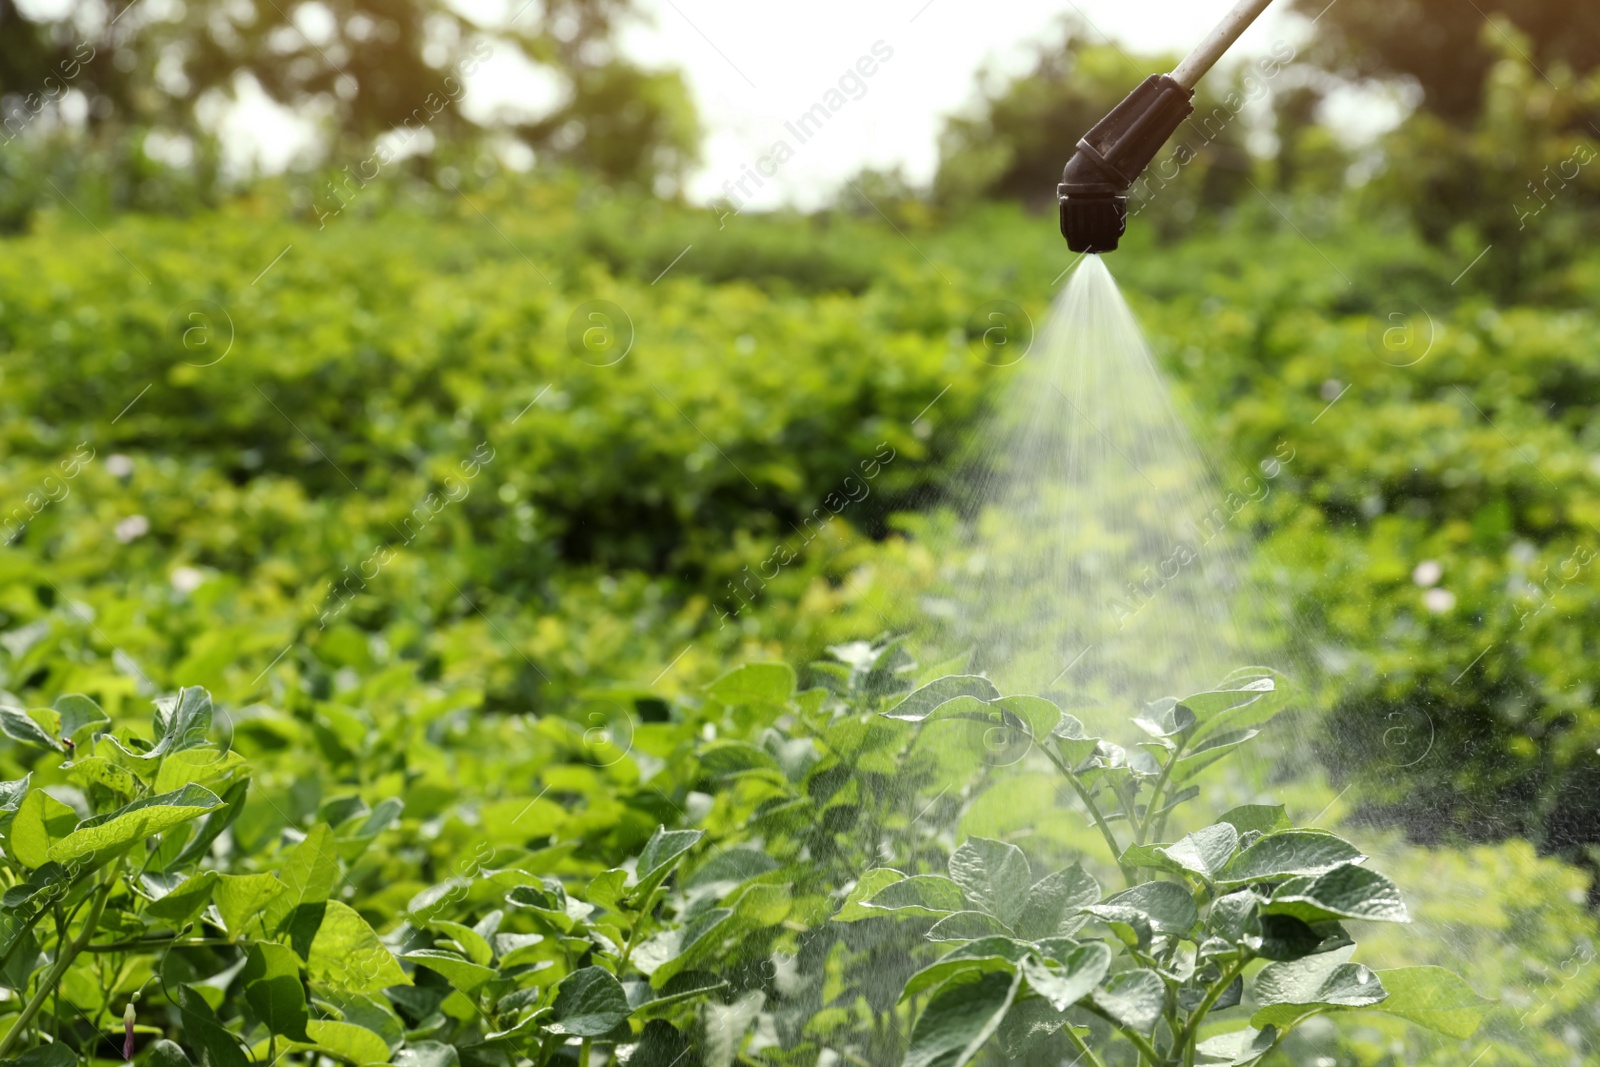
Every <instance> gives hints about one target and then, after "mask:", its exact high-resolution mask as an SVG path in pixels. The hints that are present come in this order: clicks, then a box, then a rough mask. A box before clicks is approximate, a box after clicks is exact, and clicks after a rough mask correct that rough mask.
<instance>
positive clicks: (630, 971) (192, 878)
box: [0, 688, 772, 1067]
mask: <svg viewBox="0 0 1600 1067" xmlns="http://www.w3.org/2000/svg"><path fill="white" fill-rule="evenodd" d="M213 714H214V713H213V708H212V703H211V698H210V696H209V694H207V693H206V692H205V691H204V690H202V689H198V688H187V689H183V690H181V691H180V692H179V693H178V694H176V695H175V696H172V697H167V698H162V699H160V700H158V701H157V702H156V709H155V714H154V717H153V718H152V720H151V722H150V725H149V728H148V730H140V729H138V728H136V727H135V726H133V725H131V724H127V723H119V724H113V723H112V722H111V721H110V719H109V718H108V717H107V716H106V715H105V713H104V712H103V711H102V710H101V708H100V707H99V706H98V705H97V704H96V703H95V702H93V701H92V700H90V699H88V698H87V697H83V696H75V695H74V696H64V697H62V698H60V699H58V700H57V701H56V702H55V704H54V706H53V707H50V708H39V709H32V710H23V709H21V708H15V707H0V728H3V730H4V733H5V734H6V735H7V736H8V737H9V738H10V739H11V741H13V742H15V743H16V744H17V745H18V746H21V747H22V748H23V749H25V750H27V751H29V752H31V753H32V756H31V758H32V759H33V760H34V762H35V767H36V768H39V767H44V766H45V765H46V764H53V766H51V768H50V769H51V770H52V771H54V770H64V771H65V772H66V773H67V774H68V775H69V777H70V781H71V782H72V783H73V784H74V786H75V787H76V788H75V790H68V791H63V790H62V789H60V788H52V789H51V790H50V791H47V790H46V789H45V788H43V787H41V786H37V785H35V784H34V783H33V778H34V774H33V773H29V774H28V775H26V776H24V777H23V778H21V779H18V780H14V781H7V782H4V783H3V784H0V812H3V815H0V844H3V847H4V855H3V867H0V879H3V882H4V887H5V888H4V911H3V912H0V988H3V989H4V990H5V991H6V995H5V996H4V998H3V999H0V1062H4V1063H7V1064H11V1063H17V1064H22V1065H25V1067H68V1065H72V1064H76V1063H78V1062H80V1060H86V1059H90V1058H93V1059H97V1060H107V1059H111V1060H133V1059H136V1058H142V1060H143V1062H146V1063H150V1064H158V1065H161V1067H181V1065H183V1064H201V1065H204V1067H244V1065H247V1064H252V1063H278V1062H285V1063H313V1062H318V1061H319V1060H320V1059H323V1058H326V1059H330V1060H333V1061H337V1062H340V1063H345V1064H355V1065H365V1064H379V1063H397V1064H404V1065H406V1067H447V1065H454V1064H459V1063H484V1064H490V1063H493V1064H506V1063H522V1064H533V1065H544V1064H548V1063H550V1062H552V1060H554V1059H556V1058H558V1057H573V1056H575V1057H576V1060H577V1062H578V1063H579V1064H580V1065H583V1067H587V1065H588V1064H589V1062H590V1057H591V1055H592V1054H593V1050H594V1049H595V1048H597V1047H607V1048H615V1047H616V1046H619V1045H626V1046H629V1047H630V1049H631V1051H633V1052H635V1053H644V1054H646V1059H647V1060H648V1058H649V1055H651V1054H653V1053H654V1052H666V1053H667V1061H670V1060H672V1059H673V1057H674V1056H676V1055H678V1054H679V1053H680V1051H681V1049H682V1048H683V1047H685V1039H684V1038H683V1037H682V1035H681V1034H680V1031H679V1029H678V1028H676V1027H674V1026H673V1025H672V1022H673V1021H676V1022H680V1023H683V1022H684V1021H685V1020H692V1019H693V1017H694V1002H696V1001H697V1000H699V999H700V998H702V997H704V996H705V995H706V994H708V993H710V992H713V991H715V990H718V989H721V988H722V987H723V985H724V983H722V982H720V981H719V980H717V979H715V978H712V977H710V976H709V975H708V974H707V973H705V971H704V970H700V969H697V968H698V966H699V965H700V964H701V963H702V962H703V961H704V959H705V958H706V957H707V956H708V955H709V954H710V952H711V950H712V949H720V948H721V947H722V946H723V945H724V943H725V939H729V938H737V937H738V936H740V933H741V931H742V929H743V926H742V925H741V924H744V923H746V922H747V920H748V919H749V917H750V915H751V913H752V912H759V911H760V909H761V908H762V907H763V905H764V904H766V903H767V902H768V898H769V897H770V896H771V893H772V891H771V890H767V891H765V892H766V895H765V896H764V895H763V893H762V892H756V891H751V892H746V893H744V894H742V895H740V896H738V897H737V898H736V899H729V900H726V901H723V900H718V899H708V898H707V897H706V896H705V894H701V896H700V898H698V901H697V903H699V904H700V905H702V907H700V909H699V910H698V911H696V912H695V913H694V914H692V915H690V914H688V912H687V907H688V905H687V903H686V900H687V898H686V897H685V896H684V895H683V894H681V893H678V892H676V891H675V889H674V885H673V875H674V872H675V871H676V870H677V869H678V867H679V865H680V864H681V863H682V862H683V861H684V860H685V858H686V857H687V856H688V855H689V854H690V852H691V850H692V849H694V847H695V846H696V845H697V844H699V842H700V841H701V839H702V838H703V837H704V834H703V833H702V832H701V831H699V830H673V831H669V830H667V829H665V828H664V827H660V828H658V829H657V830H656V832H655V834H654V835H653V836H651V837H650V839H649V841H648V842H647V843H646V844H645V846H644V848H643V850H642V851H641V852H640V853H639V854H638V855H637V856H636V857H633V858H631V859H630V860H629V862H628V863H627V864H626V866H625V867H623V866H619V867H615V868H611V869H607V870H604V871H602V872H600V873H599V874H597V875H594V876H593V877H591V878H589V879H587V881H586V882H585V883H584V884H582V885H581V886H575V887H573V888H572V889H571V890H570V891H569V888H568V886H567V884H565V883H564V882H563V880H562V879H561V878H559V877H555V876H552V875H551V874H549V873H544V872H546V871H549V870H551V869H554V866H555V861H556V860H557V859H559V857H560V856H562V855H564V854H568V853H570V852H571V851H572V849H573V847H574V846H573V845H570V844H569V845H565V846H561V847H558V848H555V849H551V850H546V851H544V852H542V853H541V852H540V851H539V850H531V851H530V850H511V851H509V852H505V853H501V852H499V851H498V850H496V849H494V848H492V847H491V848H486V849H484V850H482V851H480V852H478V853H476V854H475V855H474V856H473V857H471V861H470V862H466V863H462V864H459V865H458V866H457V870H456V873H455V874H454V875H452V876H451V877H450V878H448V879H446V880H444V881H443V882H441V883H439V884H437V885H434V886H432V887H430V888H428V889H426V890H424V891H423V892H421V893H419V894H417V895H416V897H415V898H413V899H412V900H411V901H410V903H409V905H408V906H407V907H406V908H405V911H404V914H403V915H400V916H397V917H388V918H392V919H395V920H397V921H393V922H385V923H384V926H385V927H386V931H385V933H384V934H383V935H382V936H380V934H379V933H378V930H377V929H375V928H374V926H373V925H372V922H371V921H370V913H366V914H364V911H363V910H358V909H357V908H356V907H352V906H351V905H350V904H349V903H346V900H347V899H352V898H353V895H354V894H353V887H352V886H351V885H350V884H349V872H350V870H351V868H352V866H353V865H354V864H355V862H356V861H357V860H358V859H359V858H360V857H361V856H362V854H363V853H365V852H366V851H367V850H368V849H369V848H371V847H372V846H373V844H374V842H375V841H376V840H377V839H378V837H379V835H380V834H382V833H384V832H385V831H386V830H388V829H390V828H391V827H392V826H393V825H394V824H395V822H396V820H397V819H398V817H399V816H400V813H401V810H402V806H403V805H402V803H401V802H400V801H399V800H396V799H389V800H385V801H382V802H380V803H378V804H376V805H373V806H372V807H370V808H369V807H368V806H367V805H366V804H364V803H362V802H360V801H359V800H355V799H353V798H347V799H341V800H339V801H336V802H332V803H330V804H326V805H324V806H323V808H322V809H321V810H320V812H319V817H318V819H317V821H316V822H315V825H313V826H311V827H310V828H309V829H306V830H301V829H298V828H294V827H290V828H288V829H285V830H284V831H283V833H282V835H281V841H280V842H278V844H279V845H280V847H279V848H277V849H276V850H275V851H272V852H270V853H269V854H263V855H251V854H248V853H247V851H246V850H244V849H242V848H241V847H240V841H241V838H239V837H238V836H236V835H234V834H231V833H230V832H229V831H230V828H232V827H234V825H235V823H236V821H237V820H238V819H239V816H240V814H241V812H242V811H243V810H244V807H245V804H246V800H247V797H248V796H249V795H250V792H251V763H250V761H248V760H246V759H245V758H244V757H242V756H241V755H240V754H239V753H237V752H235V751H233V750H232V749H231V748H227V747H222V746H219V745H218V744H217V743H216V742H215V741H214V740H212V735H213V734H214V733H216V732H217V731H216V730H215V729H214V724H213ZM306 770H307V772H309V773H310V774H313V775H314V774H315V773H316V772H317V770H318V768H317V766H316V765H314V764H313V765H311V766H309V767H307V768H306ZM57 794H61V795H63V796H68V797H69V799H71V800H72V801H73V803H68V802H67V801H65V800H63V799H60V797H59V796H58V795H57ZM530 806H531V805H530ZM530 832H532V833H535V834H536V833H537V831H536V830H535V829H534V828H530ZM263 851H264V852H265V850H263ZM552 854H553V855H552ZM669 898H670V899H669ZM708 904H719V905H721V904H726V906H716V907H707V906H703V905H708ZM757 918H758V919H759V916H757ZM641 1062H643V1061H641ZM664 1062H665V1061H664Z"/></svg>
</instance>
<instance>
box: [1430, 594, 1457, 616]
mask: <svg viewBox="0 0 1600 1067" xmlns="http://www.w3.org/2000/svg"><path fill="white" fill-rule="evenodd" d="M1422 606H1423V607H1425V608H1427V609H1428V610H1429V611H1431V612H1433V613H1434V614H1435V615H1442V614H1444V613H1445V612H1447V611H1449V610H1450V609H1451V608H1453V607H1455V606H1456V595H1455V594H1454V593H1452V592H1451V591H1450V590H1448V589H1430V590H1428V591H1427V592H1426V593H1423V594H1422Z"/></svg>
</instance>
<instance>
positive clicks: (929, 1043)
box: [902, 972, 1022, 1067]
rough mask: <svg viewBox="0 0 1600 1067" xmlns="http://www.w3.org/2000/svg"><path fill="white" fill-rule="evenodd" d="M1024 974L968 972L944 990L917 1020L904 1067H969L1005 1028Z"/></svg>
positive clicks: (938, 993)
mask: <svg viewBox="0 0 1600 1067" xmlns="http://www.w3.org/2000/svg"><path fill="white" fill-rule="evenodd" d="M1021 982H1022V976H1021V975H1020V974H1007V973H1004V972H999V973H993V972H991V973H977V972H964V973H961V974H957V975H956V976H955V977H953V978H951V979H950V980H949V981H948V982H946V983H945V984H944V985H942V986H940V987H939V989H938V991H937V992H935V993H934V995H933V997H932V999H930V1000H929V1001H928V1005H927V1007H925V1008H923V1009H922V1014H921V1015H920V1016H919V1017H918V1018H917V1025H916V1026H915V1027H914V1028H913V1029H912V1031H911V1042H910V1047H909V1048H908V1049H907V1050H906V1058H905V1061H904V1063H903V1065H902V1067H963V1065H964V1064H966V1063H968V1062H970V1061H971V1060H972V1059H973V1057H975V1056H977V1054H978V1053H979V1052H980V1051H982V1050H983V1046H984V1045H985V1044H986V1043H987V1042H988V1040H989V1038H990V1037H992V1036H993V1035H994V1032H995V1031H996V1030H997V1029H999V1027H1000V1023H1001V1022H1002V1021H1003V1020H1004V1019H1005V1017H1006V1012H1007V1011H1009V1010H1010V1008H1011V1005H1012V1002H1013V1001H1015V999H1016V996H1017V988H1018V986H1019V985H1020V984H1021Z"/></svg>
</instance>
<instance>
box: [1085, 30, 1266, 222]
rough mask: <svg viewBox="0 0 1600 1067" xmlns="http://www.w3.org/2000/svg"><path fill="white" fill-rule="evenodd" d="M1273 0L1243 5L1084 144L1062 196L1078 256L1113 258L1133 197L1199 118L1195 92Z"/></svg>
mask: <svg viewBox="0 0 1600 1067" xmlns="http://www.w3.org/2000/svg"><path fill="white" fill-rule="evenodd" d="M1271 3H1272V0H1239V3H1238V4H1237V5H1236V6H1235V7H1234V9H1233V10H1232V11H1230V12H1228V15H1227V17H1226V18H1224V19H1223V20H1222V22H1221V23H1219V24H1218V25H1217V28H1216V29H1214V30H1212V31H1211V33H1210V34H1209V35H1208V36H1207V37H1206V39H1205V40H1204V41H1202V42H1201V43H1200V45H1199V47H1197V48H1196V49H1195V50H1194V51H1193V52H1191V53H1189V56H1188V58H1187V59H1185V60H1184V61H1183V62H1182V63H1179V64H1178V66H1177V68H1176V69H1175V70H1173V72H1172V73H1171V74H1153V75H1151V76H1150V77H1149V78H1147V79H1146V80H1145V81H1144V83H1143V84H1141V85H1140V86H1139V87H1138V88H1137V89H1135V90H1134V91H1133V92H1132V93H1130V94H1128V97H1127V99H1125V100H1123V101H1122V103H1120V104H1118V105H1117V106H1116V107H1114V108H1112V109H1111V112H1110V114H1108V115H1106V117H1105V118H1103V119H1101V120H1100V121H1099V122H1098V123H1097V124H1096V125H1095V127H1094V128H1093V129H1092V130H1090V131H1089V132H1088V133H1087V134H1085V135H1084V136H1083V138H1082V139H1081V140H1080V141H1079V142H1078V151H1077V153H1076V154H1074V155H1073V157H1072V158H1071V159H1070V160H1068V161H1067V166H1066V169H1065V170H1064V171H1063V172H1062V174H1061V184H1060V185H1059V186H1058V187H1057V190H1056V192H1057V195H1058V196H1059V198H1060V201H1061V234H1062V236H1064V237H1065V238H1066V239H1067V246H1068V247H1069V248H1071V249H1072V250H1073V251H1074V252H1093V253H1099V252H1115V251H1116V250H1117V243H1118V242H1119V241H1121V239H1122V235H1123V234H1124V233H1125V232H1127V228H1128V197H1127V195H1126V194H1127V191H1128V190H1129V189H1130V188H1132V187H1133V183H1134V182H1136V181H1138V180H1139V175H1141V174H1143V173H1144V170H1145V168H1146V167H1148V166H1149V165H1150V161H1151V160H1153V159H1155V157H1156V153H1157V152H1159V151H1161V147H1162V146H1163V145H1165V144H1166V143H1167V141H1168V140H1170V139H1171V138H1172V135H1173V134H1174V133H1176V132H1177V131H1178V127H1179V126H1181V125H1183V121H1184V120H1185V119H1187V118H1188V117H1189V116H1190V115H1192V114H1193V113H1194V87H1195V84H1196V83H1197V82H1199V80H1200V79H1201V78H1203V77H1204V76H1205V75H1206V72H1208V71H1209V70H1210V69H1211V68H1212V67H1214V66H1216V64H1217V61H1218V60H1219V59H1221V58H1222V57H1223V55H1224V54H1225V53H1226V52H1227V51H1228V49H1229V48H1231V47H1233V44H1234V42H1235V41H1237V40H1238V39H1239V37H1240V36H1241V35H1242V34H1243V33H1244V31H1245V30H1247V29H1248V28H1249V27H1250V24H1251V23H1253V22H1255V20H1256V19H1257V18H1258V17H1260V15H1261V13H1262V12H1263V11H1265V10H1266V9H1267V7H1268V6H1269V5H1270V4H1271Z"/></svg>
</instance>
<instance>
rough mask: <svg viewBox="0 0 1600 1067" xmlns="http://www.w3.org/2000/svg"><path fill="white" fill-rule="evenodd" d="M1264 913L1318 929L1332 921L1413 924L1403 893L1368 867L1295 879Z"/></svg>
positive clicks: (1347, 868) (1347, 867)
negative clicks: (1402, 897) (1298, 921)
mask: <svg viewBox="0 0 1600 1067" xmlns="http://www.w3.org/2000/svg"><path fill="white" fill-rule="evenodd" d="M1262 911H1263V912H1265V913H1268V914H1274V915H1293V916H1294V917H1295V918H1297V919H1299V920H1301V921H1302V922H1306V923H1310V924H1313V925H1315V924H1316V923H1321V922H1327V921H1329V920H1331V919H1367V920H1369V921H1372V922H1392V923H1403V922H1410V921H1411V918H1410V916H1409V915H1407V914H1406V906H1405V902H1404V901H1402V900H1401V899H1400V889H1399V887H1397V886H1396V885H1395V884H1394V883H1393V882H1391V881H1389V879H1387V878H1385V877H1384V876H1383V875H1381V874H1378V873H1377V872H1376V871H1369V870H1368V869H1367V868H1365V867H1358V866H1355V865H1353V864H1352V865H1349V866H1345V867H1336V868H1334V869H1333V870H1331V871H1329V872H1328V873H1327V874H1323V875H1318V876H1317V877H1315V878H1309V877H1307V878H1291V879H1289V880H1288V881H1286V882H1284V883H1283V884H1282V885H1280V886H1279V887H1278V888H1277V890H1276V891H1275V892H1274V893H1273V894H1272V899H1271V901H1269V902H1268V903H1267V904H1265V905H1264V906H1263V907H1262Z"/></svg>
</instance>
